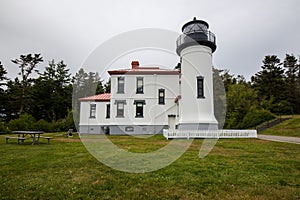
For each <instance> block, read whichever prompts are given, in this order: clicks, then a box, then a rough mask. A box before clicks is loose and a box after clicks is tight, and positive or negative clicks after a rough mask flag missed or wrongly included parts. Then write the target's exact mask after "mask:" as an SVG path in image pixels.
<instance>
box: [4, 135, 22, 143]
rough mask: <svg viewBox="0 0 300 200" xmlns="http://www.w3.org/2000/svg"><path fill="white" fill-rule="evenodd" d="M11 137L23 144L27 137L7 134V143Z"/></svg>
mask: <svg viewBox="0 0 300 200" xmlns="http://www.w3.org/2000/svg"><path fill="white" fill-rule="evenodd" d="M9 139H18V143H19V144H23V143H24V140H26V138H23V137H11V136H5V140H6V144H8V140H9Z"/></svg>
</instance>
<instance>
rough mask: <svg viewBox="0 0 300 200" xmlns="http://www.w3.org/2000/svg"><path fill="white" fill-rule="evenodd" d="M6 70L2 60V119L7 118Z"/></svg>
mask: <svg viewBox="0 0 300 200" xmlns="http://www.w3.org/2000/svg"><path fill="white" fill-rule="evenodd" d="M6 74H7V72H6V70H5V69H4V67H3V65H2V63H1V61H0V102H1V104H0V121H4V118H5V110H6V109H7V108H6V104H7V97H6V94H5V91H4V89H3V88H2V86H4V85H6V83H5V81H6V80H7V78H6Z"/></svg>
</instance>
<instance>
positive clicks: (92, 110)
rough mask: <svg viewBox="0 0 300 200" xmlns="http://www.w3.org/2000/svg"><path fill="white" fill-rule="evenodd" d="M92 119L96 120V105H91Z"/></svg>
mask: <svg viewBox="0 0 300 200" xmlns="http://www.w3.org/2000/svg"><path fill="white" fill-rule="evenodd" d="M90 118H96V104H90Z"/></svg>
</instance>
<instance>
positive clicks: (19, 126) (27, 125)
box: [7, 114, 35, 131]
mask: <svg viewBox="0 0 300 200" xmlns="http://www.w3.org/2000/svg"><path fill="white" fill-rule="evenodd" d="M34 123H35V119H34V118H33V117H32V116H31V115H29V114H22V115H21V116H20V117H19V118H18V119H13V120H11V121H9V122H8V125H7V126H8V128H9V129H10V130H11V131H20V130H22V131H32V130H34Z"/></svg>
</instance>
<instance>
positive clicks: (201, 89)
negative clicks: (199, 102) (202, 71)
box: [197, 76, 204, 98]
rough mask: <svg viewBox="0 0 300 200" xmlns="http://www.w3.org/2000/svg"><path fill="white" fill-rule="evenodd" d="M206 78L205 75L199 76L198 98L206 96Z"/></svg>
mask: <svg viewBox="0 0 300 200" xmlns="http://www.w3.org/2000/svg"><path fill="white" fill-rule="evenodd" d="M203 84H204V78H203V76H198V77H197V98H204V85H203Z"/></svg>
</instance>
